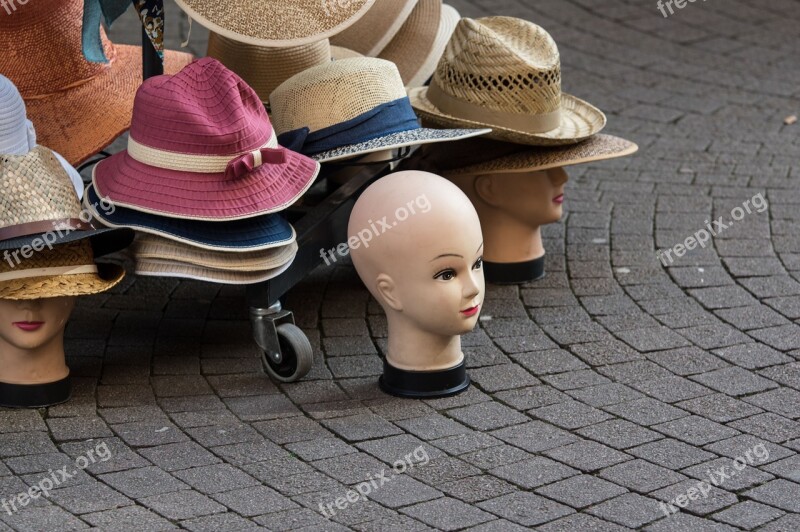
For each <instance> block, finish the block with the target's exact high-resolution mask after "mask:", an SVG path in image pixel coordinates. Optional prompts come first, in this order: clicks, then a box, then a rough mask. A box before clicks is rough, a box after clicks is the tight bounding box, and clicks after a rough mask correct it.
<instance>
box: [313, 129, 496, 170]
mask: <svg viewBox="0 0 800 532" xmlns="http://www.w3.org/2000/svg"><path fill="white" fill-rule="evenodd" d="M490 131H491V130H490V129H486V128H483V129H429V128H418V129H411V130H409V131H401V132H399V133H392V134H391V135H385V136H383V137H378V138H375V139H372V140H368V141H366V142H360V143H358V144H350V145H349V146H342V147H341V148H336V149H333V150H328V151H325V152H322V153H318V154H316V155H312V156H311V158H312V159H314V160H317V161H319V162H321V163H325V162H331V161H338V160H341V159H348V158H350V157H355V156H357V155H365V154H367V153H374V152H378V151H383V150H390V149H395V148H402V147H404V146H417V145H422V144H432V143H434V142H449V141H454V140H462V139H468V138H472V137H477V136H480V135H485V134H487V133H489V132H490Z"/></svg>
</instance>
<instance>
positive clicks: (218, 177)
mask: <svg viewBox="0 0 800 532" xmlns="http://www.w3.org/2000/svg"><path fill="white" fill-rule="evenodd" d="M281 149H282V150H283V153H284V155H285V160H284V161H285V162H283V163H282V164H262V165H261V166H259V167H258V168H255V169H254V170H253V171H252V172H250V173H249V174H247V175H246V176H243V177H240V178H237V179H229V178H227V177H225V175H224V174H223V173H209V174H205V173H193V172H182V171H179V170H169V169H166V168H157V167H155V166H149V165H146V164H144V163H141V162H139V161H137V160H135V159H134V158H133V157H131V156H130V155H129V154H128V151H127V150H124V151H121V152H119V153H115V154H114V155H112V156H110V157H108V158H106V159H104V160H102V161H100V162H99V163H97V164H96V165H95V167H94V168H93V169H92V184H93V185H94V189H95V192H97V194H98V195H99V196H103V197H106V198H108V199H109V200H110V201H112V202H113V203H114V205H116V206H118V207H127V208H129V209H132V210H135V211H140V212H145V213H150V214H155V215H159V216H167V217H170V218H182V219H186V220H198V221H202V220H206V221H229V220H242V219H245V218H251V217H255V216H260V215H264V214H269V213H273V212H277V211H282V210H284V209H286V208H287V207H289V206H290V205H291V204H292V203H294V202H295V201H297V199H298V198H300V196H302V195H303V193H305V191H306V190H308V188H309V187H311V185H312V184H313V183H314V179H316V177H317V175H318V174H319V170H320V166H319V163H317V162H316V161H313V160H310V159H309V158H308V157H305V156H304V155H300V154H299V153H295V152H293V151H290V150H287V149H285V148H281Z"/></svg>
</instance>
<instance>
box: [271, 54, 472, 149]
mask: <svg viewBox="0 0 800 532" xmlns="http://www.w3.org/2000/svg"><path fill="white" fill-rule="evenodd" d="M269 100H270V107H271V108H272V120H273V123H274V124H275V130H276V131H277V132H278V139H279V142H280V144H281V145H282V146H286V147H288V148H290V149H294V150H296V151H299V152H301V153H304V154H306V155H308V156H310V157H312V158H313V159H315V160H317V161H320V162H326V161H335V160H339V159H345V158H349V157H354V156H356V155H363V154H366V153H374V152H377V151H383V150H391V149H394V148H401V147H404V146H413V145H418V144H427V143H431V142H443V141H450V140H456V139H463V138H468V137H474V136H477V135H483V134H484V133H487V132H488V130H487V129H428V128H423V127H421V126H420V125H419V121H418V120H417V116H416V115H415V114H414V110H413V109H412V108H411V104H410V103H409V101H408V97H407V95H406V90H405V87H404V86H403V80H402V79H401V78H400V73H399V72H398V70H397V67H396V66H395V65H394V63H392V62H390V61H386V60H383V59H378V58H374V57H363V58H354V59H342V60H340V61H333V62H331V63H328V64H326V65H320V66H316V67H313V68H310V69H308V70H306V71H304V72H301V73H300V74H297V75H295V76H293V77H291V78H289V79H288V80H286V81H285V82H284V83H282V84H281V85H280V86H279V87H278V88H277V89H275V90H274V91H273V92H272V94H271V95H270V97H269Z"/></svg>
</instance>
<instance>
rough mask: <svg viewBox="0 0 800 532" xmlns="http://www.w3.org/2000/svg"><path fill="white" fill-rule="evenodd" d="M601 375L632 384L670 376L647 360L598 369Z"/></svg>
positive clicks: (667, 372)
mask: <svg viewBox="0 0 800 532" xmlns="http://www.w3.org/2000/svg"><path fill="white" fill-rule="evenodd" d="M598 371H599V372H600V373H602V374H603V375H605V376H607V377H609V378H611V379H613V380H614V381H617V382H624V383H632V382H637V381H646V380H652V379H658V378H665V377H671V376H672V374H671V373H670V372H669V371H667V370H665V369H664V368H662V367H661V366H658V365H656V364H654V363H652V362H650V361H649V360H637V361H634V362H626V363H623V364H614V365H612V366H603V367H601V368H598Z"/></svg>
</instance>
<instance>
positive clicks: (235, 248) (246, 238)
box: [83, 185, 296, 252]
mask: <svg viewBox="0 0 800 532" xmlns="http://www.w3.org/2000/svg"><path fill="white" fill-rule="evenodd" d="M99 201H100V200H99V196H98V195H97V192H96V191H95V190H94V187H93V186H92V185H89V186H88V187H86V193H85V194H84V198H83V205H84V207H85V208H86V209H87V210H88V211H89V212H90V213H91V214H92V216H94V217H95V218H96V219H97V220H98V221H99V222H100V223H102V224H103V225H107V226H109V227H117V228H121V227H124V228H129V229H128V230H131V229H135V230H136V231H142V232H144V233H149V234H151V235H156V236H161V237H164V238H167V239H169V240H175V241H177V242H181V243H184V244H187V245H191V246H195V247H198V248H201V249H207V250H211V251H228V252H247V251H258V250H265V249H270V248H274V247H279V246H285V245H287V244H290V243H291V242H294V241H295V238H296V236H295V231H294V228H293V227H292V226H291V225H290V224H289V222H287V221H286V220H284V219H283V217H282V216H280V215H279V214H268V215H265V216H258V217H254V218H247V219H245V220H234V221H230V222H225V223H219V222H207V221H194V220H182V219H177V218H168V217H164V216H157V215H154V214H149V213H145V212H139V211H134V210H132V209H127V208H125V207H121V206H119V205H115V206H114V209H113V210H112V209H108V210H104V209H102V208H98V207H97V205H99V204H100V203H99Z"/></svg>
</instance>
